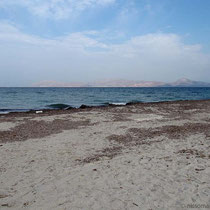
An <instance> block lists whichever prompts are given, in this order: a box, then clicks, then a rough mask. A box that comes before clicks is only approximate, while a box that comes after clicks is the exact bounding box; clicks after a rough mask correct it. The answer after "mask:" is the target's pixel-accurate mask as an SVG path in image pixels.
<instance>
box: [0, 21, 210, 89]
mask: <svg viewBox="0 0 210 210" xmlns="http://www.w3.org/2000/svg"><path fill="white" fill-rule="evenodd" d="M105 36H106V35H104V34H103V33H102V32H100V31H85V32H80V33H72V34H69V35H67V36H62V37H56V38H54V39H46V38H42V37H39V36H33V35H29V34H25V33H23V32H21V31H20V30H19V29H18V28H16V27H15V26H14V25H10V24H7V23H0V47H1V51H0V73H1V78H0V85H3V84H4V82H5V81H8V80H10V81H13V83H14V82H16V83H17V84H24V85H30V84H31V83H33V82H37V81H39V80H58V81H66V82H68V81H91V80H96V79H103V78H126V79H136V80H165V81H173V80H175V79H178V78H181V77H189V78H190V79H200V80H205V81H206V78H209V76H210V69H209V66H210V55H209V54H205V53H203V52H202V46H201V45H197V44H195V45H187V44H185V43H184V42H183V40H182V37H180V36H178V35H176V34H164V33H154V34H146V35H141V36H136V37H132V38H130V39H129V40H127V41H124V42H122V43H119V44H113V43H105V42H103V41H101V40H106V37H105ZM113 36H114V34H113ZM8 75H12V78H10V77H9V78H8ZM18 82H19V83H18Z"/></svg>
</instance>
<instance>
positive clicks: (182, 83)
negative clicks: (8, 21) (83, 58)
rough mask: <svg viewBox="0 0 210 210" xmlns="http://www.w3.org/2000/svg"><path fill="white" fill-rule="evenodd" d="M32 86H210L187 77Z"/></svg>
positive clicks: (39, 83) (44, 82)
mask: <svg viewBox="0 0 210 210" xmlns="http://www.w3.org/2000/svg"><path fill="white" fill-rule="evenodd" d="M32 87H210V83H207V82H202V81H193V80H190V79H187V78H181V79H178V80H177V81H175V82H170V83H167V82H160V81H141V80H139V81H138V80H122V79H118V80H107V79H106V80H100V81H95V82H89V83H85V82H72V83H68V82H65V83H64V82H56V81H41V82H38V83H35V84H33V85H32Z"/></svg>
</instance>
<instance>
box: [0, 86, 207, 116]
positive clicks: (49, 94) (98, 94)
mask: <svg viewBox="0 0 210 210" xmlns="http://www.w3.org/2000/svg"><path fill="white" fill-rule="evenodd" d="M202 99H210V88H209V87H152V88H143V87H116V88H114V87H113V88H112V87H111V88H108V87H106V88H103V87H85V88H83V87H81V88H38V87H36V88H25V87H24V88H20V87H18V88H15V87H9V88H3V87H2V88H0V113H1V114H2V113H4V114H6V113H9V112H25V111H29V110H44V109H68V108H71V107H73V108H79V107H80V106H81V105H86V106H108V105H110V104H113V105H126V104H127V103H136V102H139V103H147V102H160V101H177V100H202Z"/></svg>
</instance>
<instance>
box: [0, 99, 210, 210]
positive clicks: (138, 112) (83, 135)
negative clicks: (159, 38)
mask: <svg viewBox="0 0 210 210" xmlns="http://www.w3.org/2000/svg"><path fill="white" fill-rule="evenodd" d="M190 205H191V206H192V205H194V207H198V206H199V205H203V206H204V207H208V208H210V100H203V101H177V102H160V103H146V104H143V103H142V104H131V105H126V106H110V107H97V108H96V107H95V108H94V107H90V108H84V109H70V110H57V111H56V110H51V111H50V110H46V111H44V112H43V113H40V114H36V113H35V112H29V113H10V114H7V115H0V209H43V210H45V209H189V208H188V207H189V206H190ZM196 205H197V206H196Z"/></svg>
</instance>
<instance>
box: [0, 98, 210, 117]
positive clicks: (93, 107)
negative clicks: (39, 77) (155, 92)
mask: <svg viewBox="0 0 210 210" xmlns="http://www.w3.org/2000/svg"><path fill="white" fill-rule="evenodd" d="M208 101H210V99H201V100H197V99H195V100H174V101H155V102H128V103H121V104H119V103H107V104H104V105H96V106H90V105H85V104H82V105H81V106H79V107H72V106H70V105H69V107H67V108H64V109H62V108H60V109H56V108H54V109H53V108H52V109H49V108H46V109H28V110H27V109H25V110H26V111H11V112H7V113H1V112H0V116H8V115H10V116H11V115H23V114H44V113H45V114H50V113H56V112H58V113H59V112H60V113H69V112H71V111H73V112H76V111H81V110H92V109H94V110H95V109H107V108H113V107H124V106H126V107H127V106H134V105H137V106H138V105H139V106H141V105H148V106H149V105H153V104H170V103H171V104H173V103H189V102H192V103H193V102H194V103H197V102H201V103H202V102H208ZM55 105H56V104H55ZM59 105H60V104H59ZM61 105H64V104H61ZM2 110H8V109H2ZM36 111H42V112H40V113H36Z"/></svg>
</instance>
